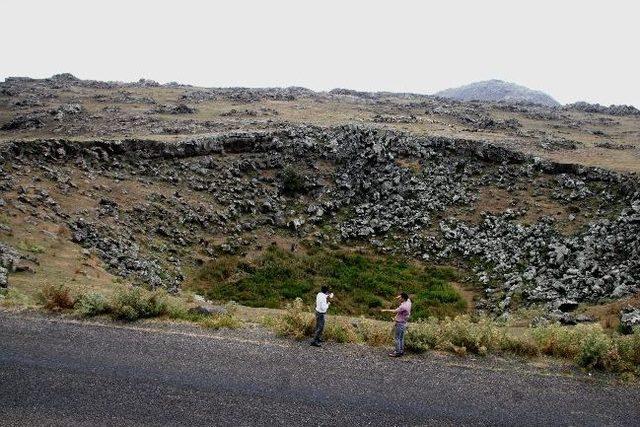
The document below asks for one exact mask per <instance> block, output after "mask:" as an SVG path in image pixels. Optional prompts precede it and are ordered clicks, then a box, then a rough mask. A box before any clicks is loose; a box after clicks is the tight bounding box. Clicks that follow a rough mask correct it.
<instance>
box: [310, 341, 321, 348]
mask: <svg viewBox="0 0 640 427" xmlns="http://www.w3.org/2000/svg"><path fill="white" fill-rule="evenodd" d="M310 345H311V346H313V347H322V346H321V345H320V343H319V342H315V341H311V344H310Z"/></svg>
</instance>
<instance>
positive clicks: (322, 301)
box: [316, 292, 329, 313]
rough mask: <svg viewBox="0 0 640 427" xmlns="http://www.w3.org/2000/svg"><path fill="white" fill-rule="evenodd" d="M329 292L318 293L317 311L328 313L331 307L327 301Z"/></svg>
mask: <svg viewBox="0 0 640 427" xmlns="http://www.w3.org/2000/svg"><path fill="white" fill-rule="evenodd" d="M327 296H328V295H327V294H325V293H324V292H318V295H316V311H317V312H318V313H326V312H327V310H328V309H329V302H328V301H327Z"/></svg>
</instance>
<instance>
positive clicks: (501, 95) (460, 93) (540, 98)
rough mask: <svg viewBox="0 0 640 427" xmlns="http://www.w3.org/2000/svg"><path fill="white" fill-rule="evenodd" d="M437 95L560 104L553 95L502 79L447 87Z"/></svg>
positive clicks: (551, 105)
mask: <svg viewBox="0 0 640 427" xmlns="http://www.w3.org/2000/svg"><path fill="white" fill-rule="evenodd" d="M436 96H441V97H443V98H451V99H455V100H457V101H491V102H507V103H531V104H539V105H545V106H548V107H556V106H560V103H559V102H558V101H556V100H555V99H553V98H552V97H551V96H549V95H547V94H546V93H544V92H541V91H538V90H531V89H529V88H527V87H524V86H520V85H517V84H515V83H509V82H504V81H502V80H486V81H482V82H476V83H471V84H468V85H464V86H460V87H456V88H451V89H445V90H443V91H440V92H438V93H436Z"/></svg>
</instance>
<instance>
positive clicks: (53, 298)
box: [38, 285, 76, 311]
mask: <svg viewBox="0 0 640 427" xmlns="http://www.w3.org/2000/svg"><path fill="white" fill-rule="evenodd" d="M38 300H39V302H40V303H41V304H42V305H43V306H44V308H46V309H47V310H54V311H56V310H69V309H72V308H73V307H74V306H75V304H76V298H75V296H74V295H73V293H72V291H71V289H70V288H68V287H67V286H64V285H46V286H44V287H43V288H42V289H41V290H40V292H39V294H38Z"/></svg>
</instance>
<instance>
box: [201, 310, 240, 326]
mask: <svg viewBox="0 0 640 427" xmlns="http://www.w3.org/2000/svg"><path fill="white" fill-rule="evenodd" d="M200 324H201V325H202V326H204V327H205V328H208V329H216V330H217V329H224V328H226V329H237V328H239V327H240V326H242V322H241V321H240V320H239V319H238V318H237V317H236V316H234V315H232V314H228V313H227V314H220V315H215V316H208V317H206V318H205V319H203V320H202V321H200Z"/></svg>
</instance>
